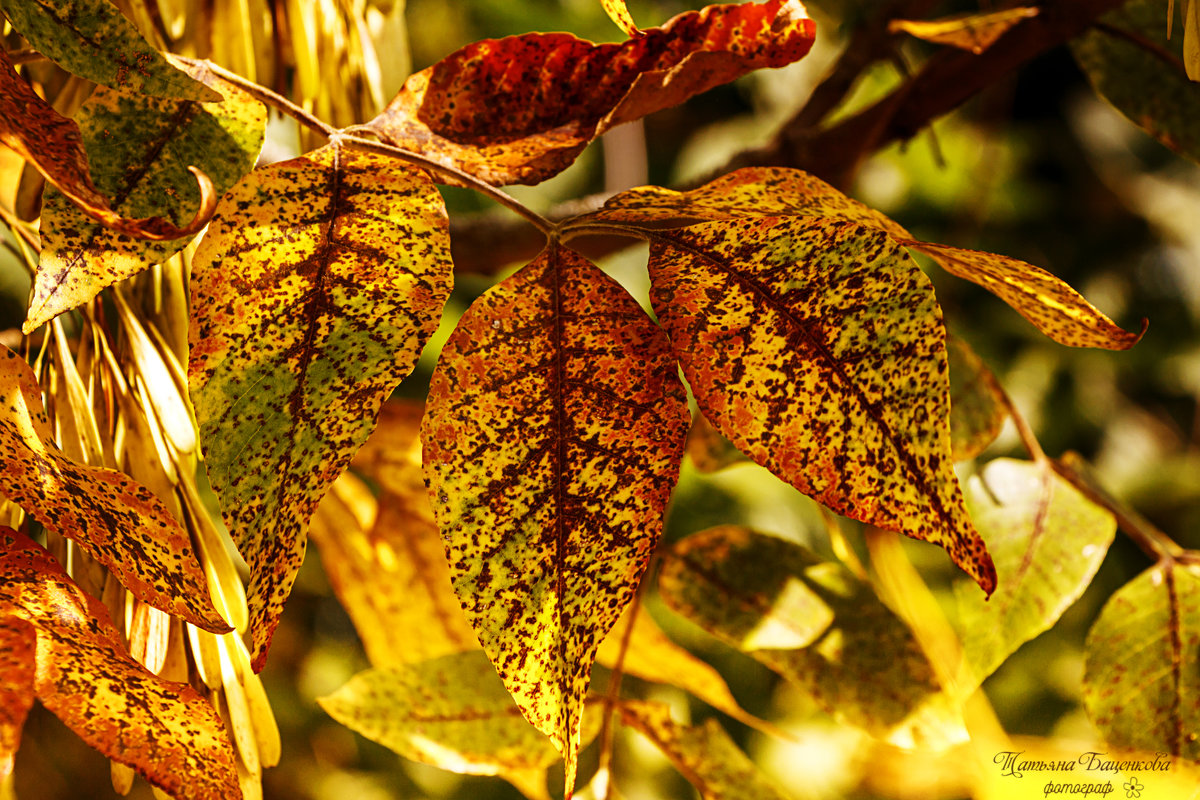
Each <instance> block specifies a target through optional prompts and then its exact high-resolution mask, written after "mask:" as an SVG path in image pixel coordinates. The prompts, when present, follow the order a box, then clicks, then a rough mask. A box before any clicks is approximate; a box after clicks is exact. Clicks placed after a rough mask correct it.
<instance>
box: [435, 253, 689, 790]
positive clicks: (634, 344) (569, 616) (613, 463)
mask: <svg viewBox="0 0 1200 800" xmlns="http://www.w3.org/2000/svg"><path fill="white" fill-rule="evenodd" d="M427 402H428V406H427V411H426V417H425V422H424V425H423V427H422V442H423V444H424V458H425V474H426V477H427V479H428V481H429V491H430V494H431V496H432V497H433V500H434V512H435V514H436V517H437V520H438V525H439V527H440V528H441V531H442V537H443V539H444V540H445V544H446V553H447V556H448V559H449V562H450V572H451V575H452V577H453V580H454V589H455V591H456V592H457V593H458V597H459V600H461V601H462V604H463V609H464V610H465V611H466V613H467V618H468V619H469V620H470V621H471V624H472V625H473V626H474V628H475V631H476V633H477V634H478V636H479V640H480V642H481V643H482V644H483V647H484V649H485V650H486V651H487V653H488V655H489V656H490V657H491V659H492V662H493V663H494V664H495V665H496V670H497V671H498V672H499V673H500V677H501V678H503V679H504V684H505V686H507V687H508V690H509V691H510V692H511V693H512V695H513V697H514V698H515V699H516V701H517V705H518V706H520V707H521V710H522V711H523V712H524V713H525V716H526V717H527V718H528V719H529V721H530V722H532V723H533V724H534V725H535V726H536V727H537V728H538V729H539V730H541V731H542V732H543V733H545V734H546V735H547V736H549V737H550V738H551V740H552V741H553V742H554V743H555V745H556V746H557V747H558V748H559V750H560V752H562V753H563V756H564V758H565V759H566V765H567V792H568V794H569V793H570V791H571V788H572V787H573V785H574V775H575V758H576V753H577V751H578V748H579V726H580V720H581V712H582V708H583V698H584V694H585V693H586V691H587V686H588V680H589V675H590V672H591V667H592V662H593V659H594V657H595V652H596V647H597V646H598V645H599V644H600V641H601V640H602V639H603V638H604V636H605V634H606V633H607V632H608V630H609V629H610V628H611V627H612V625H613V623H615V622H616V620H617V618H618V617H619V616H620V614H621V612H622V611H623V610H624V608H625V606H626V605H627V604H628V603H629V601H630V599H631V598H632V597H633V593H634V590H635V589H636V588H637V585H638V582H639V581H640V579H641V576H642V572H643V570H644V569H645V566H646V562H647V560H648V559H649V557H650V553H651V551H652V550H653V549H654V546H655V544H656V543H657V541H658V537H659V534H660V532H661V530H662V515H663V511H664V509H665V507H666V503H667V498H668V496H669V494H670V492H671V489H672V487H673V486H674V484H675V481H676V479H677V477H678V472H679V462H680V459H681V458H682V451H683V442H684V437H685V435H686V432H687V425H688V410H687V402H686V400H685V395H684V390H683V386H682V384H680V382H679V379H678V377H677V375H676V369H675V364H674V360H673V359H672V358H671V354H670V348H669V345H668V343H667V341H666V337H665V336H663V334H662V331H660V330H659V329H658V328H657V327H656V326H655V325H654V324H653V322H651V321H650V319H649V317H647V316H646V313H645V312H644V311H643V310H642V309H641V307H640V306H638V304H637V302H636V301H635V300H634V299H633V298H632V297H630V296H629V295H628V294H627V293H626V292H625V290H624V289H622V288H621V287H620V285H619V284H617V283H616V282H615V281H613V280H612V279H611V278H609V277H607V276H606V275H605V274H604V273H602V272H601V271H600V270H599V269H598V268H597V267H596V266H595V265H593V264H591V263H590V262H588V261H587V260H585V259H584V258H583V257H582V256H580V255H578V254H577V253H575V252H573V251H571V250H568V249H566V248H563V247H560V246H551V247H549V248H547V249H546V250H545V251H543V252H542V254H541V255H540V256H538V258H537V259H536V260H534V261H533V262H532V263H530V264H529V265H527V266H526V267H524V268H523V269H521V270H520V271H519V272H517V273H516V274H515V275H513V276H512V277H510V278H508V279H506V280H504V281H502V282H501V283H499V284H498V285H496V286H494V287H492V288H491V289H490V290H488V292H486V293H485V294H484V295H483V296H482V297H481V298H480V299H479V300H477V301H476V302H475V303H474V304H473V305H472V306H471V308H470V309H468V311H467V313H466V314H465V315H464V316H463V318H462V320H461V321H460V323H459V326H458V328H457V329H456V330H455V332H454V334H453V335H452V336H451V337H450V339H449V341H448V342H447V343H446V345H445V347H444V348H443V350H442V354H441V358H440V360H439V362H438V367H437V370H436V371H435V373H434V376H433V380H432V383H431V385H430V389H429V399H428V401H427Z"/></svg>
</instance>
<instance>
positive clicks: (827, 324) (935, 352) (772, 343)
mask: <svg viewBox="0 0 1200 800" xmlns="http://www.w3.org/2000/svg"><path fill="white" fill-rule="evenodd" d="M650 281H651V292H650V299H651V302H652V303H653V305H654V310H655V311H656V312H657V314H658V318H659V322H660V324H661V325H662V326H663V328H664V329H665V330H666V331H667V334H668V335H669V336H670V338H671V345H672V347H673V349H674V350H675V353H676V356H677V357H678V358H679V361H680V364H681V366H682V367H683V373H684V375H685V376H686V378H687V380H688V384H689V385H690V386H691V388H692V392H693V394H694V395H695V397H696V402H697V404H698V405H699V406H700V410H701V412H702V413H703V414H704V415H705V416H706V417H707V418H708V419H709V420H710V421H711V422H712V423H713V424H714V425H715V426H716V427H717V429H718V430H720V431H721V432H722V433H723V434H725V435H726V436H728V437H729V438H730V440H731V441H733V442H734V444H736V445H737V446H738V449H740V450H741V451H742V452H744V453H746V454H747V455H749V456H750V457H751V458H753V459H754V460H755V461H756V462H758V463H759V464H761V465H763V466H764V467H766V468H767V469H769V470H771V471H772V472H773V473H775V474H776V475H778V476H779V477H780V478H782V479H784V480H786V481H787V482H788V483H790V484H792V485H793V486H795V487H796V488H797V489H799V490H800V491H802V492H804V493H805V494H807V495H810V496H811V497H813V498H814V499H816V500H817V501H819V502H821V503H823V504H824V505H826V506H828V507H829V508H831V509H833V510H835V511H837V512H838V513H841V514H845V515H846V516H849V517H853V518H854V519H858V520H861V521H863V522H868V523H871V524H875V525H878V526H880V527H883V528H888V529H889V530H895V531H900V532H903V533H905V534H907V535H909V536H912V537H914V538H917V539H922V540H925V541H929V542H933V543H935V544H938V545H940V546H942V547H944V548H945V549H946V550H947V552H948V553H949V554H950V557H951V559H953V561H954V563H956V564H958V565H959V566H960V567H961V568H962V569H963V570H965V571H966V572H967V573H968V574H969V575H971V576H972V577H973V578H974V579H975V580H976V581H977V582H978V583H979V584H980V586H981V587H983V589H984V591H985V592H990V591H991V589H992V587H993V585H994V583H995V573H994V571H993V570H992V564H991V561H990V560H989V558H988V555H987V551H986V549H985V548H984V545H983V540H982V539H980V538H979V535H978V534H977V533H976V532H975V529H974V527H973V526H972V525H971V520H970V518H969V517H968V516H967V514H966V510H965V508H964V507H963V500H962V493H961V490H960V489H959V485H958V479H957V478H956V477H955V475H954V469H953V462H952V460H951V458H950V437H949V430H948V428H949V426H948V424H947V420H948V417H949V414H950V396H949V395H950V393H949V381H948V378H947V363H946V353H945V346H944V341H945V331H944V329H943V328H942V318H941V309H940V308H939V307H938V305H937V301H936V300H935V299H934V296H933V287H932V285H931V284H930V283H929V279H928V278H927V277H926V276H925V275H924V273H922V272H921V270H920V269H919V268H918V267H917V265H916V264H915V263H914V262H913V260H912V259H911V258H910V257H909V256H908V254H907V253H905V252H904V251H903V250H902V249H901V248H900V247H899V246H898V245H897V244H895V243H894V242H893V241H892V240H891V239H890V238H889V237H888V236H887V235H886V234H885V233H884V232H883V231H881V230H879V229H876V228H872V227H866V226H863V225H860V224H857V223H854V222H845V221H840V220H836V219H827V218H821V217H791V218H788V217H783V218H779V217H759V218H750V219H748V220H744V221H733V220H730V221H721V222H706V223H700V224H698V225H693V226H690V227H687V228H682V229H675V230H659V231H656V232H654V234H653V236H652V237H651V243H650Z"/></svg>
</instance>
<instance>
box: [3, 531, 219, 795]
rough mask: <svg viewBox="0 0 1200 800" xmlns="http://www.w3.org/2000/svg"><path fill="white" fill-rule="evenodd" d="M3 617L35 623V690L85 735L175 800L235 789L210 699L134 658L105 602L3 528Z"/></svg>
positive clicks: (38, 549) (47, 556)
mask: <svg viewBox="0 0 1200 800" xmlns="http://www.w3.org/2000/svg"><path fill="white" fill-rule="evenodd" d="M0 616H14V617H18V618H20V619H23V620H25V621H27V622H29V623H31V624H32V625H33V627H34V628H36V630H37V672H36V676H35V678H34V691H35V693H36V694H37V697H38V699H39V700H41V702H42V705H44V706H45V707H46V708H47V709H49V710H50V711H51V712H53V713H54V715H55V716H57V717H58V718H59V719H61V720H62V721H63V722H64V723H65V724H66V725H67V727H68V728H70V729H71V730H73V731H75V733H77V734H78V735H79V736H80V738H82V739H83V740H84V741H85V742H87V743H88V744H89V745H91V746H92V747H94V748H96V749H97V750H99V751H100V752H101V753H103V754H104V755H106V756H108V757H109V758H111V759H113V760H114V761H118V762H120V763H122V764H127V765H129V766H131V767H133V768H134V769H136V770H137V771H138V772H140V773H141V774H142V775H144V776H145V777H146V778H147V779H148V780H149V781H150V782H151V783H153V784H154V785H156V786H159V787H161V788H163V789H165V790H166V791H167V792H169V793H171V794H172V795H175V796H177V797H188V798H195V800H227V798H230V797H239V796H240V795H239V792H238V789H237V786H238V783H237V773H236V770H235V767H234V755H233V750H232V749H231V748H230V746H229V739H228V735H227V734H226V732H225V729H224V727H223V726H222V724H221V720H220V718H219V717H218V716H217V713H216V712H215V711H214V710H213V709H212V707H211V706H210V705H209V704H208V701H206V700H205V699H204V698H203V697H201V696H200V695H199V694H197V693H196V691H195V690H194V689H192V687H190V686H188V685H187V684H186V683H174V682H172V681H166V680H163V679H161V678H159V677H157V676H155V675H154V674H152V673H151V672H149V671H147V670H146V668H145V667H143V666H142V665H141V664H138V663H137V662H136V661H134V660H133V659H131V658H130V657H129V654H128V653H127V652H126V650H125V646H124V645H123V644H122V643H121V634H120V633H119V632H118V631H117V629H116V628H115V627H113V624H112V621H111V619H110V618H109V614H108V609H106V608H105V607H104V604H103V603H101V602H100V601H99V600H96V599H95V598H93V597H90V596H89V595H87V594H86V593H84V592H83V590H81V589H80V588H79V587H78V586H77V585H76V584H75V582H74V581H72V580H71V578H70V577H68V576H67V574H66V573H65V572H63V570H62V567H60V566H59V565H58V562H56V561H55V560H54V559H53V558H51V556H50V554H49V553H47V552H46V551H45V549H43V548H42V547H41V546H40V545H38V544H36V543H35V542H33V541H32V540H30V539H29V538H28V537H26V536H25V535H24V534H20V533H17V532H15V531H13V530H12V529H10V528H0Z"/></svg>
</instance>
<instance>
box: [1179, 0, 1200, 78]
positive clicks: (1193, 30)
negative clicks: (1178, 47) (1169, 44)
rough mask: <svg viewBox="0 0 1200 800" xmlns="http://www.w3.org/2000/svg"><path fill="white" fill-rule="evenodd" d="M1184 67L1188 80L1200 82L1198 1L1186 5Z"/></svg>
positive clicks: (1199, 19)
mask: <svg viewBox="0 0 1200 800" xmlns="http://www.w3.org/2000/svg"><path fill="white" fill-rule="evenodd" d="M1183 66H1184V70H1185V71H1186V72H1187V76H1188V80H1190V81H1200V3H1197V2H1196V0H1186V2H1185V3H1184V20H1183Z"/></svg>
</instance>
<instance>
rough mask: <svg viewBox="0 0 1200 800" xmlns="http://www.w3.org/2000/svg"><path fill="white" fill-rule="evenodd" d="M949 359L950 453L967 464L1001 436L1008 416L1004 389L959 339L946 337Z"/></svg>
mask: <svg viewBox="0 0 1200 800" xmlns="http://www.w3.org/2000/svg"><path fill="white" fill-rule="evenodd" d="M946 355H947V356H949V359H950V453H951V456H952V457H953V458H954V460H955V461H967V460H969V459H972V458H974V457H975V456H977V455H979V454H980V453H982V452H983V451H984V450H985V449H986V448H987V446H988V445H989V444H991V443H992V442H993V441H995V439H996V437H997V436H999V435H1000V429H1001V428H1003V427H1004V420H1005V419H1007V417H1008V408H1007V407H1006V406H1005V401H1004V394H1003V390H1002V389H1001V388H1000V384H999V382H998V381H997V380H996V376H995V375H993V374H992V371H991V370H990V369H988V367H987V364H984V363H983V360H982V359H980V358H979V356H977V355H976V354H975V351H974V350H972V349H971V346H970V345H968V344H967V343H966V342H964V341H963V340H962V339H959V338H958V337H956V336H947V337H946Z"/></svg>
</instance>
